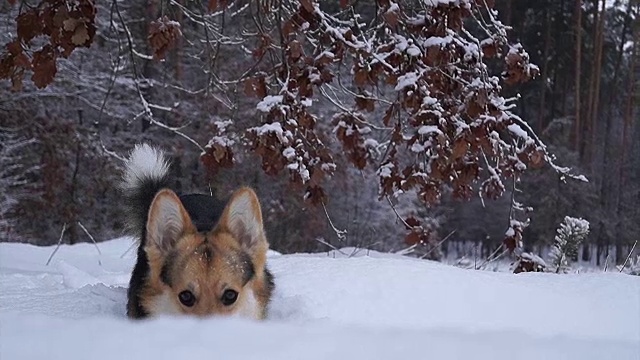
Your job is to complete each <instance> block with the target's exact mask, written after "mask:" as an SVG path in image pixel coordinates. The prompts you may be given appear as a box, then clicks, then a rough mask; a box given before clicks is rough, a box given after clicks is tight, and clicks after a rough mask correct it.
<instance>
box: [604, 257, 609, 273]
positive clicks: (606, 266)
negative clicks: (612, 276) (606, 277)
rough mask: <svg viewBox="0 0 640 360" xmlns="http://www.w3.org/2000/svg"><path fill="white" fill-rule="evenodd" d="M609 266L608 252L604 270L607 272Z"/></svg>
mask: <svg viewBox="0 0 640 360" xmlns="http://www.w3.org/2000/svg"><path fill="white" fill-rule="evenodd" d="M608 268H609V254H607V257H606V258H605V259H604V272H607V269H608Z"/></svg>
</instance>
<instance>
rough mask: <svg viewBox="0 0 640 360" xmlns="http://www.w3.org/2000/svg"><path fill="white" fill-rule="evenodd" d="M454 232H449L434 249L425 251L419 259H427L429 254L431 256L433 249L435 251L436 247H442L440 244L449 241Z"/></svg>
mask: <svg viewBox="0 0 640 360" xmlns="http://www.w3.org/2000/svg"><path fill="white" fill-rule="evenodd" d="M455 233H456V230H453V231H452V232H450V233H449V234H448V235H447V236H445V237H444V238H443V239H442V240H440V241H439V242H438V243H437V244H436V245H435V246H434V247H432V248H431V250H429V251H427V252H426V253H425V254H424V255H422V256H420V259H424V258H425V257H427V256H428V255H429V254H431V253H432V252H433V251H434V250H435V249H437V248H438V247H440V245H442V243H444V242H445V241H447V240H449V238H450V237H451V235H453V234H455Z"/></svg>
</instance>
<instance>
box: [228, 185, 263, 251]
mask: <svg viewBox="0 0 640 360" xmlns="http://www.w3.org/2000/svg"><path fill="white" fill-rule="evenodd" d="M219 226H220V227H222V228H223V229H225V230H226V231H228V232H229V233H231V235H233V236H234V237H235V238H236V239H237V240H238V241H239V242H240V245H241V246H242V247H243V248H244V249H245V250H246V251H247V252H249V254H250V255H251V256H256V255H260V253H261V252H266V250H267V248H268V247H269V244H268V242H267V238H266V236H265V234H264V229H263V225H262V211H261V210H260V202H259V201H258V197H257V196H256V193H255V192H254V191H253V190H252V189H250V188H248V187H243V188H240V189H238V190H236V192H235V193H233V195H232V196H231V199H230V200H229V202H228V203H227V206H226V207H225V209H224V211H223V212H222V216H221V218H220V222H219Z"/></svg>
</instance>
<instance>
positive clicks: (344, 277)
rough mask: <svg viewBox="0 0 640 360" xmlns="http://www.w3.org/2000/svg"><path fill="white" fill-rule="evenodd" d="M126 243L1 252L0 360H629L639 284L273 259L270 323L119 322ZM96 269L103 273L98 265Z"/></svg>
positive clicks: (367, 257) (332, 256)
mask: <svg viewBox="0 0 640 360" xmlns="http://www.w3.org/2000/svg"><path fill="white" fill-rule="evenodd" d="M129 245H130V242H129V241H128V240H127V239H118V240H113V241H109V242H106V243H102V244H100V245H99V246H100V250H101V252H102V255H98V254H97V251H96V249H95V247H94V246H93V245H89V244H80V245H74V246H63V247H62V248H61V249H60V250H59V251H58V253H57V254H56V256H55V258H54V259H53V261H52V264H51V265H50V266H45V265H44V264H45V263H46V261H47V258H48V257H49V255H50V254H51V251H52V248H51V247H46V248H40V247H34V246H29V245H22V244H0V359H3V360H6V359H45V358H46V359H89V358H90V359H114V358H123V356H124V357H125V358H135V357H140V356H141V357H143V358H151V357H153V358H157V359H176V358H183V357H185V356H189V357H193V356H195V357H196V358H205V357H211V358H223V359H282V360H288V359H327V358H337V359H397V358H403V357H404V358H410V359H414V358H436V359H459V358H473V359H479V360H482V359H492V360H493V359H617V360H618V359H637V358H638V357H637V356H638V353H639V352H638V350H639V349H640V322H639V321H638V319H640V278H639V277H633V276H628V275H620V274H616V273H598V274H580V275H554V274H519V275H513V274H507V273H491V272H483V271H473V270H464V269H459V268H455V267H450V266H446V265H442V264H438V263H433V262H429V261H422V260H416V259H410V258H404V257H401V256H397V255H388V254H380V253H375V252H368V251H359V252H352V251H349V252H347V251H344V253H346V254H352V255H355V256H352V257H347V256H345V255H343V254H341V253H338V252H331V253H324V254H297V255H279V254H277V253H272V254H271V255H270V257H269V266H270V268H271V269H272V271H273V273H274V274H275V276H276V285H277V290H276V293H275V295H274V299H273V303H272V307H271V315H270V318H269V319H268V320H267V321H265V322H261V323H258V322H251V321H245V320H239V319H207V320H196V319H186V318H181V319H176V318H163V319H156V320H149V321H143V322H131V321H129V320H127V319H126V318H125V316H124V311H125V302H126V284H127V281H128V276H129V273H128V272H129V271H130V269H131V267H132V265H133V261H134V256H133V251H131V252H129V253H128V254H127V255H126V256H124V257H123V258H121V255H122V254H123V253H124V252H125V251H126V250H127V248H128V247H129ZM98 261H100V263H98Z"/></svg>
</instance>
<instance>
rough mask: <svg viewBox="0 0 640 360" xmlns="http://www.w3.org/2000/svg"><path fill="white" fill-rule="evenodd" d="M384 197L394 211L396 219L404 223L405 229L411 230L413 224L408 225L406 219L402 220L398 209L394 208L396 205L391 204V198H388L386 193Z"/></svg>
mask: <svg viewBox="0 0 640 360" xmlns="http://www.w3.org/2000/svg"><path fill="white" fill-rule="evenodd" d="M386 198H387V201H388V202H389V206H391V209H392V210H393V212H394V213H396V216H397V217H398V219H399V220H400V221H402V223H403V224H404V226H406V227H407V230H412V229H413V226H409V224H407V222H406V221H404V219H403V218H402V216H400V214H398V211H397V210H396V207H395V206H393V203H392V202H391V199H389V196H388V195H387V196H386Z"/></svg>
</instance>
